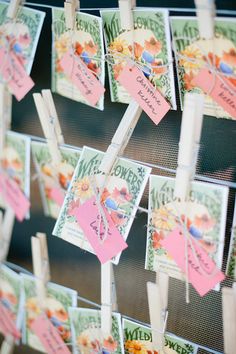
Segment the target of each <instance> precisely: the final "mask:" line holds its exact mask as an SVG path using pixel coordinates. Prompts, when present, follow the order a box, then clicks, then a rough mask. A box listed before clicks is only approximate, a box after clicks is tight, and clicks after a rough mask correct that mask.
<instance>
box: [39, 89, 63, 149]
mask: <svg viewBox="0 0 236 354" xmlns="http://www.w3.org/2000/svg"><path fill="white" fill-rule="evenodd" d="M42 96H43V99H44V102H45V104H46V106H47V109H48V112H49V116H50V117H51V119H52V120H53V122H54V123H53V124H54V127H55V133H56V139H57V143H58V144H64V137H63V135H62V132H61V126H60V123H59V119H58V115H57V111H56V107H55V104H54V101H53V97H52V93H51V90H42Z"/></svg>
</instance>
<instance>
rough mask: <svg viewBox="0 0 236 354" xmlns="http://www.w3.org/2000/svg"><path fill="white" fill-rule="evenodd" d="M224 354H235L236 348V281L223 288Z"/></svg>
mask: <svg viewBox="0 0 236 354" xmlns="http://www.w3.org/2000/svg"><path fill="white" fill-rule="evenodd" d="M222 312H223V330H224V354H235V348H236V335H235V333H236V283H234V284H233V288H227V287H223V288H222Z"/></svg>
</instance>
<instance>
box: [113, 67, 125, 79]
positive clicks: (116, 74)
mask: <svg viewBox="0 0 236 354" xmlns="http://www.w3.org/2000/svg"><path fill="white" fill-rule="evenodd" d="M113 70H114V78H115V80H117V78H118V76H119V75H120V73H121V71H122V70H123V65H122V64H116V65H114V66H113Z"/></svg>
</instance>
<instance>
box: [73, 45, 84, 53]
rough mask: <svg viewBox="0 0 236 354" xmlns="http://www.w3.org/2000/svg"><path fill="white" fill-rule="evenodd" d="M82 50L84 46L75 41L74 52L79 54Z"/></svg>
mask: <svg viewBox="0 0 236 354" xmlns="http://www.w3.org/2000/svg"><path fill="white" fill-rule="evenodd" d="M83 50H84V48H83V47H82V45H81V44H80V43H79V42H76V43H75V54H77V55H81V54H82V52H83Z"/></svg>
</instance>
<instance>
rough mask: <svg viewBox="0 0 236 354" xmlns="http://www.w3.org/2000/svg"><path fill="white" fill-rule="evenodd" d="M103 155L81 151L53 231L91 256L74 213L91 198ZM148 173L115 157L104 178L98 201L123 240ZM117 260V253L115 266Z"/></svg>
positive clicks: (91, 151)
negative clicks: (106, 177) (109, 172)
mask: <svg viewBox="0 0 236 354" xmlns="http://www.w3.org/2000/svg"><path fill="white" fill-rule="evenodd" d="M103 156H104V153H103V152H101V151H98V150H95V149H92V148H89V147H84V148H83V150H82V153H81V155H80V159H79V161H78V164H77V167H76V169H75V172H74V175H73V178H72V182H71V185H70V187H69V189H68V192H67V194H66V197H65V200H64V203H63V206H62V208H61V211H60V215H59V217H58V219H57V222H56V224H55V227H54V230H53V235H55V236H57V237H60V238H62V239H64V240H66V241H68V242H70V243H72V244H74V245H76V246H78V247H81V248H82V249H84V250H87V251H89V252H91V253H94V251H93V249H92V248H91V246H90V244H89V242H88V241H87V238H86V237H85V235H84V233H83V231H82V229H81V228H80V226H79V224H78V222H77V218H76V212H77V210H78V208H79V207H80V205H82V204H84V203H85V202H86V201H87V200H88V199H90V198H91V197H92V196H93V195H95V192H94V191H95V190H96V183H97V182H96V179H99V175H100V176H101V173H100V172H99V165H100V163H101V160H102V158H103ZM150 173H151V169H150V168H148V167H146V166H142V165H140V164H137V163H134V162H131V161H128V160H126V159H123V158H119V159H118V160H117V162H116V163H115V165H114V167H113V169H112V171H111V174H110V176H109V177H108V179H107V183H106V186H105V188H104V191H103V193H102V196H101V201H102V203H103V204H104V206H105V207H106V209H107V210H108V212H109V214H110V216H111V219H112V221H113V222H114V224H115V226H116V227H117V229H118V231H119V232H120V234H121V235H122V236H123V238H124V240H126V239H127V237H128V234H129V230H130V228H131V226H132V223H133V219H134V216H135V213H136V210H137V207H138V205H139V202H140V199H141V197H142V193H143V191H144V188H145V185H146V183H147V180H148V177H149V175H150ZM95 175H96V177H94V176H95ZM119 258H120V254H119V255H118V256H117V257H116V258H115V260H114V263H115V264H117V263H118V262H119Z"/></svg>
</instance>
